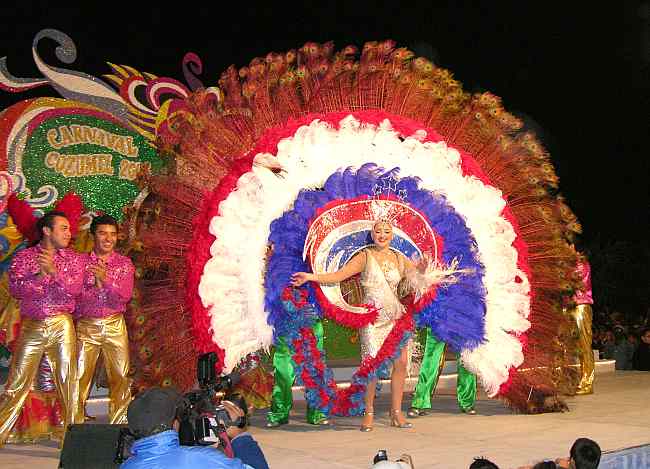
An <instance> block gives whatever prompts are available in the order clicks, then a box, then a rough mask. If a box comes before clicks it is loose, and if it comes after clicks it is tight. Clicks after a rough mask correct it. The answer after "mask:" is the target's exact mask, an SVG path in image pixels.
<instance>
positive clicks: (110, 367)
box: [77, 314, 131, 423]
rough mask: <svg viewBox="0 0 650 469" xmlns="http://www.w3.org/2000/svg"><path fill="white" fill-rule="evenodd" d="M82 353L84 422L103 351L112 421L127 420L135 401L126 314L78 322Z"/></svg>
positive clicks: (80, 418)
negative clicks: (132, 397) (130, 384)
mask: <svg viewBox="0 0 650 469" xmlns="http://www.w3.org/2000/svg"><path fill="white" fill-rule="evenodd" d="M77 344H78V354H79V365H78V367H79V405H78V408H77V420H78V421H83V418H84V408H85V405H86V399H88V394H89V393H90V386H91V385H92V381H93V376H94V374H95V365H96V364H97V359H98V358H99V353H100V352H101V353H102V354H103V356H104V363H105V365H106V375H107V376H108V387H109V393H110V398H111V400H110V404H109V406H108V418H109V421H110V423H125V422H126V410H127V408H128V407H129V403H130V402H131V390H130V389H129V378H128V376H127V375H128V373H129V336H128V334H127V332H126V323H125V322H124V317H123V316H122V314H114V315H113V316H109V317H107V318H101V319H96V318H82V319H80V320H79V321H78V322H77Z"/></svg>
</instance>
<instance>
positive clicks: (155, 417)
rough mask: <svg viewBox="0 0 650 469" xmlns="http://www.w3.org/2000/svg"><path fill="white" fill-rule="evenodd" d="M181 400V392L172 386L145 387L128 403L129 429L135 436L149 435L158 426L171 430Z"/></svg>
mask: <svg viewBox="0 0 650 469" xmlns="http://www.w3.org/2000/svg"><path fill="white" fill-rule="evenodd" d="M181 400H182V396H181V394H180V393H179V392H178V391H177V390H176V389H174V388H172V387H165V388H160V387H153V388H149V389H147V390H146V391H145V392H143V393H142V394H139V395H138V396H137V397H136V398H135V399H134V400H133V402H131V404H129V408H128V410H127V412H126V415H127V419H128V422H129V430H131V432H132V433H133V434H134V435H135V436H136V438H137V437H140V438H141V437H144V436H149V435H150V434H152V432H153V431H154V430H156V429H157V428H158V427H160V429H165V427H168V428H166V429H167V430H171V428H172V424H173V422H174V419H175V418H176V409H177V408H178V405H179V404H180V403H181Z"/></svg>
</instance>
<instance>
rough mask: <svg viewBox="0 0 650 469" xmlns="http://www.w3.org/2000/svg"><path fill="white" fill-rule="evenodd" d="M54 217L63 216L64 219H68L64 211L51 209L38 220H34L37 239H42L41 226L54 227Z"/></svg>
mask: <svg viewBox="0 0 650 469" xmlns="http://www.w3.org/2000/svg"><path fill="white" fill-rule="evenodd" d="M56 217H62V218H65V219H66V220H67V219H68V216H67V215H66V214H65V213H63V212H60V211H58V210H52V211H50V212H47V213H46V214H45V215H43V216H42V217H41V218H39V219H38V220H36V234H37V241H40V240H41V239H43V228H45V227H46V226H47V227H48V228H49V229H53V228H54V220H55V219H56Z"/></svg>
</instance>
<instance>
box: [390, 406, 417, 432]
mask: <svg viewBox="0 0 650 469" xmlns="http://www.w3.org/2000/svg"><path fill="white" fill-rule="evenodd" d="M401 413H402V411H401V410H391V411H390V426H391V427H397V428H413V424H412V423H411V422H404V423H400V422H399V420H398V419H397V416H398V415H400V414H401Z"/></svg>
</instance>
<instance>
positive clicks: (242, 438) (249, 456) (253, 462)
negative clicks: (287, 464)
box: [230, 432, 269, 469]
mask: <svg viewBox="0 0 650 469" xmlns="http://www.w3.org/2000/svg"><path fill="white" fill-rule="evenodd" d="M230 445H231V446H232V452H233V453H235V457H236V458H239V459H241V460H242V461H243V462H244V463H245V464H248V465H249V466H251V467H253V468H255V469H269V465H268V463H267V462H266V458H265V457H264V453H262V449H261V448H260V445H259V444H257V441H255V440H254V439H253V437H252V436H251V434H250V433H248V432H244V433H241V434H239V435H237V436H236V437H235V438H233V439H232V440H230Z"/></svg>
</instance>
